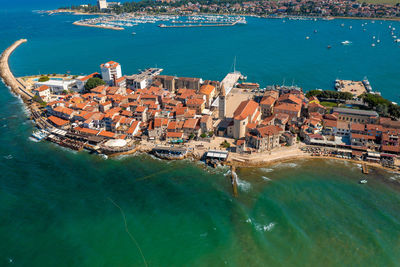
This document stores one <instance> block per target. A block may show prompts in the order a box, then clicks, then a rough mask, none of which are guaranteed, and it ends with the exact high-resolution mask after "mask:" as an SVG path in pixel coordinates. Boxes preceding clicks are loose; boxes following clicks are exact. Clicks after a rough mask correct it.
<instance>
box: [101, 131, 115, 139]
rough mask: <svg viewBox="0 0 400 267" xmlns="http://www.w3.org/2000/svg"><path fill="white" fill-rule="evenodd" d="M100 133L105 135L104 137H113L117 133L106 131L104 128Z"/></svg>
mask: <svg viewBox="0 0 400 267" xmlns="http://www.w3.org/2000/svg"><path fill="white" fill-rule="evenodd" d="M98 135H100V136H104V137H111V138H113V137H114V136H115V133H113V132H109V131H106V130H103V131H101V132H99V133H98Z"/></svg>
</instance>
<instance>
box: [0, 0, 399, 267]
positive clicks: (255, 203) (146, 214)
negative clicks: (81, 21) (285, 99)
mask: <svg viewBox="0 0 400 267" xmlns="http://www.w3.org/2000/svg"><path fill="white" fill-rule="evenodd" d="M13 3H14V4H13V6H12V7H13V8H12V9H8V10H6V11H4V10H3V11H0V16H1V18H2V20H1V21H0V36H1V38H0V49H1V50H2V49H4V48H6V47H8V46H9V45H10V44H11V43H13V42H14V41H15V40H17V39H20V38H23V37H25V38H28V39H29V41H28V43H25V44H23V45H22V46H21V47H19V48H18V49H17V50H16V51H15V53H14V54H13V55H12V57H11V67H12V70H13V71H14V72H15V73H16V74H17V75H27V74H37V73H53V72H57V73H63V72H66V71H71V72H73V73H76V74H81V73H91V72H93V71H98V68H99V64H100V63H103V62H105V61H108V60H116V61H119V62H121V64H122V66H123V72H124V73H128V74H129V73H134V72H136V71H137V69H139V68H145V67H149V66H156V65H157V66H159V67H162V68H164V69H165V73H169V74H177V75H182V76H184V75H187V76H197V77H202V78H204V79H218V80H221V79H222V78H223V77H224V75H225V74H226V73H227V72H228V71H230V70H231V65H232V62H233V58H234V57H235V56H236V57H237V68H238V69H239V70H241V71H242V72H243V73H245V74H246V75H247V76H248V77H249V80H250V81H257V82H260V83H261V84H262V85H266V84H272V83H282V81H283V80H284V79H285V80H286V84H291V82H292V80H293V79H294V83H295V84H298V85H301V86H303V87H304V88H306V89H312V88H316V87H318V88H331V87H332V82H333V80H334V79H335V78H344V79H362V78H363V76H364V75H367V76H368V78H369V79H370V80H371V83H372V85H373V86H374V87H379V89H380V90H381V91H382V93H383V95H384V96H387V97H391V98H392V99H396V98H397V94H398V92H397V89H398V88H399V68H398V63H399V62H400V61H399V59H400V58H399V57H400V55H399V51H400V48H399V47H398V46H396V45H395V44H394V43H393V42H392V41H391V40H390V37H389V36H388V25H389V24H390V23H391V22H383V23H382V24H380V23H378V22H377V23H375V24H370V23H368V25H367V29H368V30H367V31H366V32H363V31H361V29H360V27H361V26H360V25H361V23H362V22H361V21H348V20H346V21H340V20H335V21H321V22H312V21H296V22H294V21H287V22H286V23H283V22H282V21H281V20H262V19H251V18H250V19H249V24H248V25H246V26H240V27H239V26H238V27H232V28H203V29H159V28H157V27H155V25H142V26H138V27H136V28H134V31H135V32H136V33H137V34H136V35H135V36H134V37H133V36H132V35H131V30H126V31H122V32H118V31H110V30H102V29H93V28H83V27H77V26H73V25H72V24H71V23H72V21H73V20H74V19H77V17H74V16H68V15H55V16H41V15H39V14H34V13H32V12H30V11H26V9H29V8H28V7H27V6H21V5H20V3H25V4H26V3H28V4H29V6H32V8H34V9H37V8H36V4H33V1H32V2H31V1H26V2H25V1H24V2H22V1H17V2H13ZM38 5H40V6H41V7H40V8H42V7H46V6H47V3H46V2H40V3H39V4H38ZM53 5H54V6H55V7H57V6H59V5H61V4H59V2H57V3H51V4H50V6H51V7H52V6H53ZM33 6H35V7H33ZM24 9H25V11H24ZM341 23H345V24H346V27H341V26H340V24H341ZM350 24H351V25H353V29H352V30H349V28H348V25H350ZM393 24H394V25H395V24H396V25H398V23H393ZM396 28H400V26H396ZM314 29H317V30H318V33H316V34H314V33H313V31H314ZM372 35H379V37H380V39H381V41H382V42H381V44H380V45H378V46H377V47H375V48H372V47H371V46H370V43H371V38H372V37H371V36H372ZM305 36H310V39H309V40H306V39H305ZM343 40H350V41H352V42H353V45H350V46H346V47H345V46H342V45H340V42H341V41H343ZM328 44H331V45H332V49H330V50H327V49H326V46H327V45H328ZM0 92H1V94H0V129H1V130H0V214H1V215H0V240H1V242H0V266H40V267H43V266H145V264H144V261H143V259H142V257H141V255H140V253H139V249H138V247H137V246H136V245H135V242H134V241H133V240H132V239H131V238H130V236H129V234H128V232H126V229H125V227H124V219H123V218H124V217H123V216H122V215H125V216H126V217H125V218H126V222H127V227H128V230H129V233H130V234H131V235H132V236H133V237H134V239H135V240H136V241H137V243H138V245H139V247H140V249H141V250H142V252H143V255H144V257H145V260H146V263H147V264H148V266H225V265H226V266H321V265H324V266H398V262H399V260H400V258H399V257H400V256H399V255H400V243H399V240H400V217H399V216H400V215H399V214H400V194H399V190H398V187H396V186H394V182H393V181H394V180H399V179H400V176H399V175H398V174H394V173H388V172H384V171H381V170H371V173H370V174H369V176H368V179H369V182H368V184H367V185H359V184H358V181H359V179H360V176H361V171H360V168H359V166H357V165H355V164H350V163H347V162H337V161H322V160H314V161H307V160H303V161H296V162H290V163H281V164H275V165H273V166H269V167H268V168H244V169H239V170H238V175H239V178H240V180H239V197H238V198H234V197H233V196H232V193H231V185H230V180H229V176H228V175H227V174H229V173H227V168H221V169H217V170H214V169H209V168H205V167H204V166H203V165H202V164H200V163H195V162H191V161H189V160H187V161H176V162H175V161H171V162H166V161H160V160H156V159H153V158H151V157H149V156H146V155H135V156H131V157H119V158H116V159H109V160H104V159H103V158H100V157H97V156H95V155H89V154H88V153H86V152H80V153H75V152H72V151H70V150H67V149H64V148H61V147H58V146H56V145H54V144H51V143H48V142H41V143H34V142H32V141H30V140H29V135H30V134H31V132H32V130H33V125H32V123H31V122H30V121H29V120H27V115H28V114H26V113H25V112H24V109H23V105H22V102H21V101H20V100H19V99H18V98H16V97H14V96H12V95H11V93H10V92H9V90H8V89H7V88H6V87H5V86H4V85H3V84H2V83H0ZM225 175H226V176H225ZM111 200H112V201H114V202H115V203H116V204H117V205H118V206H119V207H121V209H122V211H123V214H121V211H120V210H119V208H118V207H117V206H115V205H114V204H113V202H112V201H111Z"/></svg>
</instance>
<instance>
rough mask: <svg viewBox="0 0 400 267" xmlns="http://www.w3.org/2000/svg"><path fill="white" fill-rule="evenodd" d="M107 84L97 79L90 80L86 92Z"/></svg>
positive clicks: (86, 85)
mask: <svg viewBox="0 0 400 267" xmlns="http://www.w3.org/2000/svg"><path fill="white" fill-rule="evenodd" d="M105 84H106V83H105V82H104V81H103V80H102V79H100V78H97V77H93V78H90V79H89V80H87V82H86V84H85V91H86V92H89V91H90V90H91V89H93V88H95V87H97V86H100V85H105Z"/></svg>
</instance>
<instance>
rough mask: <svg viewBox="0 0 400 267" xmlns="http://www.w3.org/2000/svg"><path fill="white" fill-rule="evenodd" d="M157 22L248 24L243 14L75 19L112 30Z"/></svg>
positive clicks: (167, 25) (180, 25) (170, 24)
mask: <svg viewBox="0 0 400 267" xmlns="http://www.w3.org/2000/svg"><path fill="white" fill-rule="evenodd" d="M156 23H160V24H157V26H158V27H160V28H184V27H221V26H235V25H238V24H247V21H246V18H245V17H241V16H222V15H194V16H177V15H159V16H152V15H146V16H137V15H134V14H122V15H112V16H100V17H96V18H88V19H83V20H79V21H75V22H74V23H73V24H74V25H78V26H87V27H95V28H104V29H111V30H124V29H126V28H128V27H135V26H138V25H140V24H156Z"/></svg>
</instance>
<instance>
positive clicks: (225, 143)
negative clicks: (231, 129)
mask: <svg viewBox="0 0 400 267" xmlns="http://www.w3.org/2000/svg"><path fill="white" fill-rule="evenodd" d="M220 146H221V147H223V148H230V147H231V144H230V143H229V142H228V141H226V140H224V142H222V143H221V144H220Z"/></svg>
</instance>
